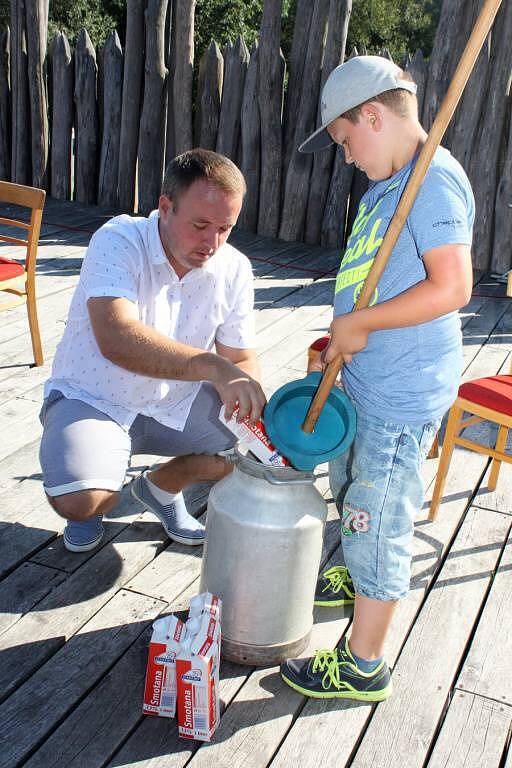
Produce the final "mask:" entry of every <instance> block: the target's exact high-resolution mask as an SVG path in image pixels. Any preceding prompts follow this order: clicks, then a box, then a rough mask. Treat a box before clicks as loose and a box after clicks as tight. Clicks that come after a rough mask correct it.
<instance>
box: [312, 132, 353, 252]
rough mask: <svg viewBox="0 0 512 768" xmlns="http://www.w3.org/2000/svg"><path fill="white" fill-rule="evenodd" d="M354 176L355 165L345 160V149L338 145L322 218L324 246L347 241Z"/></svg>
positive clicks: (321, 240)
mask: <svg viewBox="0 0 512 768" xmlns="http://www.w3.org/2000/svg"><path fill="white" fill-rule="evenodd" d="M353 176H354V166H353V165H349V164H348V163H346V162H345V156H344V154H343V149H342V148H341V147H337V148H336V154H335V156H334V166H333V170H332V175H331V182H330V185H329V192H328V193H327V201H326V203H325V208H324V214H323V219H322V234H321V238H320V242H321V244H322V245H324V246H327V247H334V246H336V247H338V248H341V247H342V246H343V244H344V242H345V222H346V218H347V207H348V200H349V197H350V188H351V186H352V178H353Z"/></svg>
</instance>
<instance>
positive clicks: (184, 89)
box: [168, 0, 196, 160]
mask: <svg viewBox="0 0 512 768" xmlns="http://www.w3.org/2000/svg"><path fill="white" fill-rule="evenodd" d="M195 7H196V3H195V0H175V5H174V8H175V11H176V16H175V20H174V19H173V24H174V42H175V52H174V56H173V61H174V74H173V77H174V80H173V89H172V93H173V103H172V105H171V104H169V109H172V110H173V112H174V151H175V153H176V155H180V154H181V153H182V152H186V151H187V150H188V149H192V143H193V134H192V77H193V72H194V15H195ZM171 159H172V158H168V160H171Z"/></svg>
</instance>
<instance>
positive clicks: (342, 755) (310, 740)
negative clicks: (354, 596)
mask: <svg viewBox="0 0 512 768" xmlns="http://www.w3.org/2000/svg"><path fill="white" fill-rule="evenodd" d="M452 461H453V467H452V469H453V471H452V473H451V474H450V475H449V476H448V479H447V484H448V485H447V500H446V501H445V502H444V505H443V513H442V514H441V515H440V516H439V518H438V519H437V521H436V522H435V523H428V521H427V519H426V515H427V513H428V500H427V502H426V503H425V505H424V507H423V510H422V511H421V513H420V515H419V519H418V520H417V522H416V527H415V536H414V540H413V551H412V555H413V557H412V579H411V592H410V594H409V596H408V598H407V599H406V600H403V601H401V602H400V603H399V605H398V608H397V613H396V615H395V618H394V620H393V624H392V626H391V629H390V632H389V635H388V637H387V640H386V659H387V661H388V663H389V664H390V665H391V666H393V665H394V664H395V660H396V659H397V657H398V655H399V653H400V650H401V647H402V645H403V642H404V638H405V637H406V636H407V633H408V632H409V630H410V628H411V627H412V626H413V624H414V622H415V619H416V615H417V613H418V610H419V609H420V607H421V605H422V602H423V600H424V597H425V594H426V591H427V589H428V587H429V585H430V584H431V583H432V581H433V578H434V576H435V574H436V571H437V569H438V567H439V564H440V562H441V559H442V557H443V555H444V552H445V551H446V548H447V547H448V546H449V545H450V542H451V539H452V536H453V534H454V532H455V531H456V530H457V526H458V524H459V522H460V520H461V517H462V516H463V513H464V509H465V506H466V503H467V501H468V499H469V498H470V497H471V495H472V492H473V485H472V484H469V483H467V478H468V477H478V472H479V470H481V468H482V467H483V464H484V462H483V461H482V458H481V457H478V456H477V455H476V454H470V456H469V457H465V456H464V457H462V456H456V457H454V459H453V460H452ZM435 463H436V462H435V461H432V462H428V464H435ZM431 594H433V593H431ZM324 610H325V611H326V613H328V610H327V609H324ZM329 610H330V609H329ZM434 626H439V621H438V620H436V622H434ZM413 631H414V629H413ZM317 647H321V646H317ZM425 651H426V648H425ZM436 663H437V656H436ZM415 669H416V667H415ZM430 671H431V664H429V662H426V664H425V666H424V672H425V674H429V673H430ZM396 697H397V693H396V692H395V694H393V698H392V699H391V701H388V702H386V703H384V704H382V705H381V707H382V712H383V714H384V716H385V715H386V712H387V710H388V707H389V706H390V704H391V703H392V702H393V700H394V698H396ZM425 700H428V699H426V697H424V696H423V694H421V696H420V697H419V702H420V701H421V702H423V703H424V702H425ZM418 705H419V706H421V705H420V703H419V704H418ZM378 711H379V710H378ZM340 712H342V713H343V722H344V728H343V729H340V728H339V720H340ZM371 714H372V710H371V708H370V707H368V706H362V705H361V704H359V703H357V702H349V701H347V702H342V701H339V700H328V699H326V700H323V701H318V700H313V699H311V700H307V701H306V704H305V706H304V709H303V710H302V712H301V714H300V716H299V717H298V719H297V720H296V721H295V724H294V726H293V728H292V730H291V731H290V733H289V734H288V736H287V738H286V741H285V743H284V744H283V745H282V746H281V747H280V750H279V753H278V756H277V758H276V759H275V761H274V765H275V768H285V766H286V768H287V766H289V765H295V764H298V765H308V764H311V765H312V764H315V765H316V764H318V765H322V766H323V767H324V766H325V768H331V766H332V768H339V766H341V765H344V764H346V762H348V761H349V759H350V757H351V755H352V753H353V751H354V750H355V748H356V745H357V741H358V738H359V736H360V734H361V732H362V731H363V729H364V728H365V726H366V722H367V720H368V719H369V717H370V715H371ZM402 716H403V713H402ZM312 717H314V722H315V729H314V731H312V730H311V722H312V720H311V718H312ZM403 721H404V722H408V718H407V717H405V716H403ZM402 728H403V723H401V724H400V726H399V728H398V729H399V730H401V729H402ZM390 741H391V740H390ZM389 749H390V748H389V747H388V746H386V748H385V749H384V751H383V754H382V758H383V759H387V753H388V751H389ZM403 765H407V768H412V765H413V764H412V763H411V764H409V762H408V760H407V758H405V760H404V761H403V762H402V766H403Z"/></svg>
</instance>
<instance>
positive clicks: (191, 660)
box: [176, 598, 221, 741]
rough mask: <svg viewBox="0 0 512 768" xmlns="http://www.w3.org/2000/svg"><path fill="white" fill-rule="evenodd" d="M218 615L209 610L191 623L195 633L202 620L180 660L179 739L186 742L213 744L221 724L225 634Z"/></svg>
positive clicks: (178, 665) (190, 637)
mask: <svg viewBox="0 0 512 768" xmlns="http://www.w3.org/2000/svg"><path fill="white" fill-rule="evenodd" d="M216 599H217V600H218V598H216ZM219 603H220V601H219ZM216 613H217V611H216V610H215V611H214V613H211V612H210V611H209V610H207V611H204V612H203V613H201V614H200V616H199V617H197V616H193V617H192V618H191V619H189V621H190V622H191V624H190V625H189V626H190V627H191V629H192V627H193V624H192V622H197V620H198V618H199V619H200V622H199V629H198V630H197V631H196V632H194V635H193V636H187V640H186V642H185V643H182V645H181V647H180V651H179V653H178V656H177V658H176V685H177V702H178V704H177V718H178V735H179V736H181V737H182V738H184V739H197V740H199V741H210V740H211V738H212V736H213V734H214V732H215V729H216V728H217V726H218V724H219V721H220V700H219V664H220V640H221V633H220V621H219V616H218V615H215V614H216Z"/></svg>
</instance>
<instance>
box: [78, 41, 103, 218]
mask: <svg viewBox="0 0 512 768" xmlns="http://www.w3.org/2000/svg"><path fill="white" fill-rule="evenodd" d="M97 76H98V67H97V64H96V52H95V49H94V46H93V44H92V42H91V39H90V37H89V35H88V34H87V31H86V30H85V29H82V30H81V32H80V33H79V35H78V39H77V42H76V47H75V94H74V97H75V107H76V143H75V153H76V167H75V195H74V197H75V199H76V200H78V202H80V203H95V202H96V187H97V178H98V169H97V162H98V104H97V101H96V92H97Z"/></svg>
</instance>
